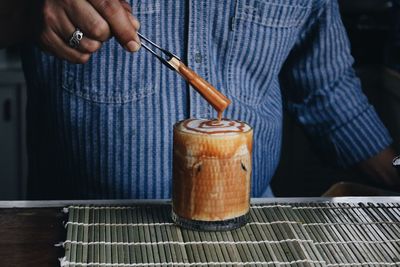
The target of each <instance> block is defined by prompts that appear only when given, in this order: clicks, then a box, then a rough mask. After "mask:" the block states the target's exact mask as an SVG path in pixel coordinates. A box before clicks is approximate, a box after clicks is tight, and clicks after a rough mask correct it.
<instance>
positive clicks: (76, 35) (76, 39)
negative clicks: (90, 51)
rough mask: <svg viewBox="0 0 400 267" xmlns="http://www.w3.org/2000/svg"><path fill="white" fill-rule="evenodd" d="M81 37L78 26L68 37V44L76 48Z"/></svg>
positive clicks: (81, 33)
mask: <svg viewBox="0 0 400 267" xmlns="http://www.w3.org/2000/svg"><path fill="white" fill-rule="evenodd" d="M82 38H83V32H81V30H79V29H78V28H76V31H74V32H73V33H72V36H71V38H70V39H69V42H68V44H69V46H70V47H72V48H77V47H78V46H79V43H80V41H81V40H82Z"/></svg>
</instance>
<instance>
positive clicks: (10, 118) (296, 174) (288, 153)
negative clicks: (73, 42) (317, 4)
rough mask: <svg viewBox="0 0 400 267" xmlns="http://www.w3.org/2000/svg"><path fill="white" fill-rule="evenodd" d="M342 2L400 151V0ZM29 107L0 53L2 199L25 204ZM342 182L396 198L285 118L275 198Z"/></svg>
mask: <svg viewBox="0 0 400 267" xmlns="http://www.w3.org/2000/svg"><path fill="white" fill-rule="evenodd" d="M339 2H340V7H341V13H342V18H343V22H344V24H345V27H346V29H347V32H348V34H349V38H350V41H351V44H352V54H353V56H354V58H355V61H356V64H355V68H356V70H357V72H358V74H359V76H360V78H361V81H362V84H363V90H364V91H365V93H366V94H367V96H368V98H369V99H370V101H371V103H372V104H373V105H374V106H375V108H376V109H377V111H378V113H379V115H380V116H381V118H382V120H383V121H384V123H385V124H386V126H387V127H388V128H389V131H390V132H391V134H392V136H393V138H394V141H395V143H394V147H395V148H396V149H397V150H398V151H400V120H399V119H398V118H397V116H396V115H400V0H339ZM25 103H26V88H25V83H24V78H23V74H22V70H21V64H20V61H19V52H18V49H17V48H15V47H10V48H7V49H3V50H0V200H1V199H24V198H25V195H26V174H27V163H26V162H27V161H26V148H25V147H26V144H25V115H24V112H25ZM342 181H350V182H353V183H357V184H365V185H368V186H372V187H373V188H381V189H384V190H387V191H379V192H380V193H382V192H383V194H394V192H388V191H391V188H384V187H383V186H382V185H380V184H374V183H372V182H370V181H369V180H368V179H366V178H365V177H363V175H361V174H360V173H357V172H356V171H354V170H341V169H338V168H336V167H334V166H331V165H330V164H328V163H326V162H323V161H321V159H320V157H319V156H318V155H317V154H316V153H315V152H314V151H313V150H312V148H311V146H310V142H309V140H308V138H307V136H306V135H305V134H304V132H303V131H302V130H301V129H300V128H299V127H298V125H297V124H296V123H295V122H294V121H293V120H292V119H291V118H290V117H289V116H287V115H285V118H284V137H283V149H282V157H281V162H280V166H279V168H278V171H277V173H276V175H275V176H274V178H273V182H272V187H273V190H274V192H275V194H276V195H277V196H321V195H323V194H324V193H325V192H326V191H328V190H329V189H330V188H331V187H332V186H334V185H335V184H336V183H338V182H342ZM341 185H342V186H343V184H341ZM345 186H346V185H345ZM350 187H351V188H350ZM350 187H349V186H348V185H347V188H346V187H342V188H341V192H342V193H343V194H348V195H351V194H357V192H355V191H357V190H358V189H357V187H354V186H350ZM334 188H335V187H334ZM350 189H356V190H355V191H354V190H353V191H351V190H350ZM331 190H332V189H331ZM358 193H360V192H359V191H358ZM362 193H364V194H368V193H371V194H374V192H372V191H369V192H366V191H362Z"/></svg>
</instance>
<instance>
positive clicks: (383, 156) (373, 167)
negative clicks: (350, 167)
mask: <svg viewBox="0 0 400 267" xmlns="http://www.w3.org/2000/svg"><path fill="white" fill-rule="evenodd" d="M395 156H396V154H395V152H394V150H393V149H391V148H387V149H385V150H383V151H382V152H380V153H379V154H378V155H376V156H374V157H372V158H370V159H367V160H365V161H362V162H360V163H359V164H358V165H357V167H358V168H359V169H360V170H361V171H362V172H364V173H365V174H367V175H368V176H369V177H370V178H372V179H373V180H374V181H375V182H378V183H379V184H382V185H385V186H386V187H387V188H388V189H390V190H392V191H400V177H399V175H398V174H397V171H396V169H395V168H394V167H393V166H392V160H393V159H394V158H395Z"/></svg>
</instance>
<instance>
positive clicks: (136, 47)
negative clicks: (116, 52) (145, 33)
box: [125, 41, 140, 52]
mask: <svg viewBox="0 0 400 267" xmlns="http://www.w3.org/2000/svg"><path fill="white" fill-rule="evenodd" d="M125 49H126V50H128V51H130V52H136V51H138V50H139V49H140V44H139V43H137V42H135V41H129V42H128V43H127V44H126V45H125Z"/></svg>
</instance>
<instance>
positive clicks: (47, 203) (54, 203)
mask: <svg viewBox="0 0 400 267" xmlns="http://www.w3.org/2000/svg"><path fill="white" fill-rule="evenodd" d="M359 202H368V203H389V202H390V203H400V197H390V196H386V197H332V198H329V197H301V198H298V197H291V198H252V199H251V203H252V204H268V203H359ZM170 203H171V200H170V199H112V200H111V199H109V200H98V199H97V200H28V201H27V200H16V201H0V208H2V209H6V208H57V207H66V206H70V205H149V204H150V205H157V204H164V205H165V204H170Z"/></svg>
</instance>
